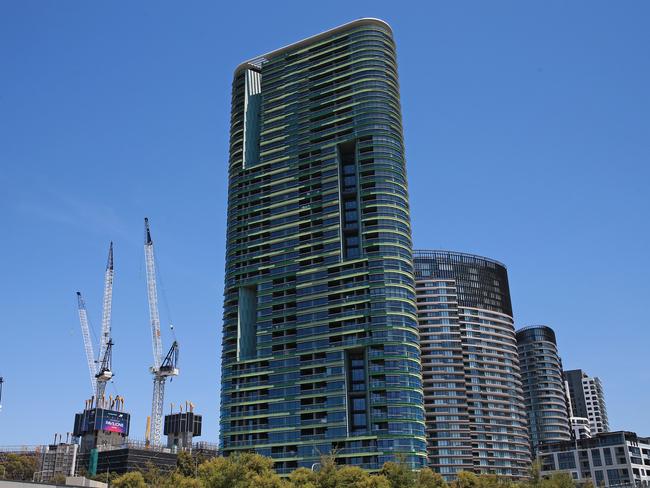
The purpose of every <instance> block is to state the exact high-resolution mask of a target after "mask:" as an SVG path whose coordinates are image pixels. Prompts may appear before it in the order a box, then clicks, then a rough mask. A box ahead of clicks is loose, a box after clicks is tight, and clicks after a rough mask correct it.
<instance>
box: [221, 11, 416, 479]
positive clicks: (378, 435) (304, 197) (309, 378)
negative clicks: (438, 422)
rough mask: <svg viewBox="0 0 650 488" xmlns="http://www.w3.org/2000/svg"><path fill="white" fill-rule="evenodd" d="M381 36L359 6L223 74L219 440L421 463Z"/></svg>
mask: <svg viewBox="0 0 650 488" xmlns="http://www.w3.org/2000/svg"><path fill="white" fill-rule="evenodd" d="M410 234H411V232H410V216H409V206H408V193H407V183H406V169H405V160H404V144H403V139H402V122H401V112H400V98H399V86H398V79H397V65H396V57H395V43H394V41H393V36H392V32H391V28H390V27H389V26H388V25H387V24H386V23H385V22H383V21H380V20H376V19H361V20H358V21H354V22H351V23H349V24H346V25H343V26H341V27H338V28H336V29H332V30H330V31H327V32H324V33H322V34H319V35H317V36H314V37H311V38H309V39H305V40H303V41H300V42H297V43H295V44H292V45H290V46H287V47H285V48H282V49H279V50H277V51H273V52H271V53H268V54H265V55H262V56H259V57H257V58H255V59H252V60H250V61H247V62H244V63H242V64H241V65H240V66H239V67H237V69H236V70H235V74H234V80H233V85H232V115H231V131H230V160H229V187H228V231H227V247H226V276H225V299H224V316H223V351H222V394H221V421H220V422H221V429H220V442H221V446H222V449H223V452H224V453H225V454H226V455H228V454H230V453H233V452H236V451H242V450H245V451H249V450H254V451H256V452H258V453H260V454H263V455H266V456H270V457H272V458H274V460H275V467H276V469H277V470H278V471H279V472H280V473H287V472H290V471H291V470H293V469H295V468H297V467H307V468H312V467H313V466H315V465H316V464H318V462H319V459H320V456H321V455H322V454H328V453H333V454H334V455H335V456H336V457H337V459H338V461H339V462H340V463H344V464H349V465H355V466H360V467H362V468H365V469H369V470H377V469H380V468H381V466H382V465H383V463H384V462H386V461H388V460H394V459H395V458H396V456H400V457H403V458H404V459H405V460H406V461H407V462H408V463H409V464H410V465H411V466H413V467H420V466H423V465H425V463H426V445H425V442H426V439H425V429H424V409H423V394H422V381H421V371H420V349H419V346H418V330H417V314H416V307H415V286H414V275H413V264H412V250H411V237H410Z"/></svg>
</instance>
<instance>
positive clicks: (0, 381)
mask: <svg viewBox="0 0 650 488" xmlns="http://www.w3.org/2000/svg"><path fill="white" fill-rule="evenodd" d="M4 382H5V379H4V378H3V377H2V376H0V411H2V385H4Z"/></svg>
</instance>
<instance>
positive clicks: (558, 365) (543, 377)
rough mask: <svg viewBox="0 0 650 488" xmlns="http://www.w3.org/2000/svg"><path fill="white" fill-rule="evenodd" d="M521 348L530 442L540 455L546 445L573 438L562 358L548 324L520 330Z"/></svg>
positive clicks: (519, 348) (518, 335)
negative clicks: (540, 450)
mask: <svg viewBox="0 0 650 488" xmlns="http://www.w3.org/2000/svg"><path fill="white" fill-rule="evenodd" d="M517 348H518V350H519V366H520V368H521V377H522V384H523V389H524V399H525V401H526V414H527V416H528V429H529V432H530V445H531V449H532V452H533V454H534V455H536V454H537V452H538V450H539V447H540V446H541V445H543V444H547V443H549V442H562V441H570V440H571V426H570V423H569V409H568V405H567V398H566V394H565V391H564V390H565V388H564V380H563V378H562V360H561V359H560V356H559V354H558V349H557V341H556V338H555V332H554V331H553V329H551V328H550V327H547V326H545V325H534V326H530V327H524V328H523V329H519V330H518V331H517Z"/></svg>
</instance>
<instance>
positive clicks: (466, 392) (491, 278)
mask: <svg viewBox="0 0 650 488" xmlns="http://www.w3.org/2000/svg"><path fill="white" fill-rule="evenodd" d="M414 258H415V277H416V295H417V309H418V322H419V327H420V342H421V349H422V353H421V354H422V375H423V382H424V402H425V411H426V427H427V439H428V455H429V464H430V466H431V468H433V469H434V470H436V471H438V472H440V473H441V474H442V475H443V476H445V477H446V478H448V479H452V478H453V477H454V476H455V474H456V473H457V472H459V471H474V472H476V473H492V474H496V475H500V476H507V477H512V478H522V477H525V476H527V473H528V469H529V465H530V451H529V443H528V432H527V428H526V416H525V415H526V414H525V410H524V399H523V391H522V385H521V374H520V370H519V360H518V357H517V343H516V340H515V331H514V323H513V318H512V305H511V303H510V290H509V286H508V273H507V271H506V268H505V266H503V265H502V264H501V263H498V262H497V261H493V260H492V259H487V258H483V257H480V256H474V255H469V254H463V253H457V252H449V251H415V252H414Z"/></svg>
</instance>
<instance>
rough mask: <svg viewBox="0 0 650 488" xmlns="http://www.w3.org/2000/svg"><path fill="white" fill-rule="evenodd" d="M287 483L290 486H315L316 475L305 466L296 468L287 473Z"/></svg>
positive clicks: (309, 487) (316, 482)
mask: <svg viewBox="0 0 650 488" xmlns="http://www.w3.org/2000/svg"><path fill="white" fill-rule="evenodd" d="M289 483H290V484H291V487H292V488H317V487H318V486H319V484H318V475H317V474H316V473H314V472H313V471H312V470H310V469H307V468H298V469H295V470H293V471H292V472H291V474H290V475H289Z"/></svg>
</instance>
